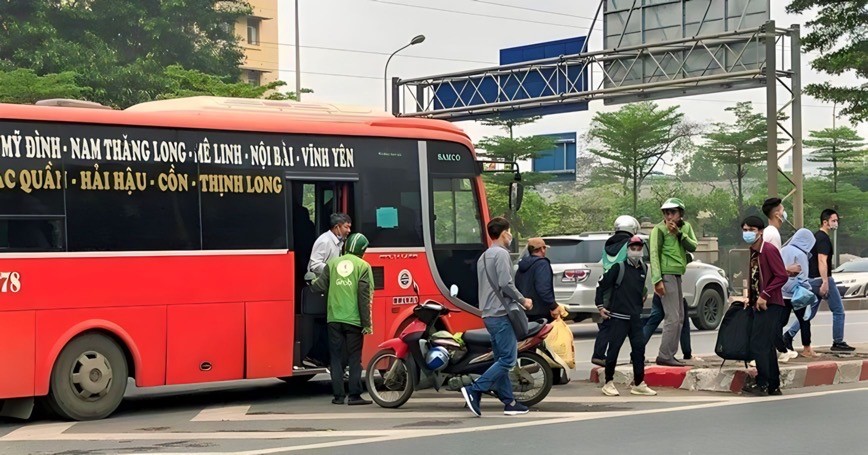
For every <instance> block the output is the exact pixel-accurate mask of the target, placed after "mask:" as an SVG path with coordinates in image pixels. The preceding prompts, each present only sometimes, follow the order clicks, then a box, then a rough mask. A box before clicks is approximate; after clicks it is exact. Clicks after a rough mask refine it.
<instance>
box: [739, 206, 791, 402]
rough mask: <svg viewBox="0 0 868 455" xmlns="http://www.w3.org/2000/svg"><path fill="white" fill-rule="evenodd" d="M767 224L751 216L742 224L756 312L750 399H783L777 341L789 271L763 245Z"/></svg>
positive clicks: (748, 386) (750, 296)
mask: <svg viewBox="0 0 868 455" xmlns="http://www.w3.org/2000/svg"><path fill="white" fill-rule="evenodd" d="M763 229H765V222H763V220H762V219H760V218H759V217H756V216H749V217H747V218H745V220H744V222H742V226H741V231H742V238H743V239H744V241H745V243H747V244H748V245H750V272H749V273H748V276H749V278H750V286H749V287H748V305H749V306H748V307H747V308H751V310H749V311H753V312H754V318H753V326H752V328H751V335H750V337H751V338H750V352H751V356H752V357H753V358H754V360H755V361H756V371H757V376H756V382H755V383H752V384H745V387H744V388H743V389H742V391H743V392H745V393H748V394H751V395H758V396H763V395H780V394H781V372H780V370H779V369H778V356H777V350H776V349H775V346H774V342H775V338H776V337H778V336H779V335H780V333H781V330H782V328H781V316H782V313H783V312H784V309H785V306H784V297H783V294H782V293H781V288H782V287H783V286H784V284H785V283H786V282H787V269H786V267H784V261H783V260H782V259H781V253H780V252H779V251H778V249H777V248H776V247H775V246H774V245H772V244H771V243H767V242H764V241H763Z"/></svg>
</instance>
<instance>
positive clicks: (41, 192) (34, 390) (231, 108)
mask: <svg viewBox="0 0 868 455" xmlns="http://www.w3.org/2000/svg"><path fill="white" fill-rule="evenodd" d="M480 173H481V165H480V163H478V162H477V160H476V159H475V155H474V151H473V147H472V144H471V141H470V140H469V139H468V137H467V136H466V135H465V134H464V133H463V132H462V131H461V130H459V129H458V128H457V127H455V126H453V125H451V124H449V123H447V122H444V121H435V120H424V119H409V118H393V117H389V116H385V115H383V114H382V113H380V114H372V113H370V112H361V111H353V110H350V109H347V108H342V107H336V106H331V105H312V104H301V103H292V102H272V101H264V100H246V99H223V98H206V97H202V98H188V99H180V100H168V101H157V102H152V103H145V104H142V105H138V106H134V107H131V108H129V109H126V110H124V111H117V110H106V109H87V108H81V107H58V106H23V105H3V104H0V365H5V368H2V369H0V401H2V402H3V408H2V409H3V413H4V414H6V415H15V416H18V417H22V416H28V415H29V414H30V411H31V410H32V407H33V403H34V399H35V398H38V397H45V399H46V401H47V402H48V404H49V406H50V408H51V409H52V410H53V411H55V412H56V413H57V414H58V415H59V416H61V417H62V418H67V419H77V420H82V419H98V418H103V417H106V416H108V415H109V414H111V413H112V412H113V411H114V410H115V409H116V408H117V406H118V405H119V404H120V402H121V400H122V398H123V394H124V391H125V389H126V385H127V380H128V378H133V379H134V380H135V383H136V385H137V386H139V387H151V386H162V385H171V384H192V383H204V382H214V381H229V380H239V379H252V378H268V377H279V378H284V379H286V380H305V379H308V378H310V377H312V375H314V374H316V373H322V372H324V371H325V370H324V369H316V368H306V367H305V366H304V365H303V363H302V361H301V360H302V359H303V358H304V355H303V354H304V353H305V352H307V351H308V350H309V349H310V348H311V345H312V344H313V343H314V341H313V340H314V336H313V333H312V321H313V319H314V318H315V317H317V316H321V315H316V314H308V313H307V312H306V311H304V309H303V308H302V307H301V305H299V304H298V302H299V296H300V294H301V290H302V288H303V286H304V282H303V276H304V272H305V269H306V266H307V262H308V259H309V256H310V248H311V246H312V244H313V242H314V240H315V239H316V238H317V236H318V235H320V234H321V233H322V232H325V231H326V230H327V229H328V218H329V215H330V214H332V213H334V212H338V211H340V212H346V213H348V214H349V215H350V216H351V217H352V218H353V231H356V232H361V233H363V234H365V235H366V236H367V237H368V238H369V240H370V245H371V247H370V248H369V249H368V251H367V254H366V256H365V259H366V260H367V261H368V262H369V263H370V264H371V265H372V266H373V270H374V275H375V289H376V290H375V300H374V306H373V307H374V334H373V335H372V336H369V337H367V338H366V340H365V358H366V359H367V358H368V357H369V356H370V355H372V354H373V352H374V351H375V350H376V347H377V345H378V344H379V343H380V342H381V341H382V340H384V339H386V338H390V337H393V336H395V335H396V334H397V333H399V330H400V329H401V328H402V324H405V323H407V322H406V321H407V319H408V318H409V316H410V312H411V309H412V306H413V304H414V303H415V302H416V301H417V299H418V298H422V299H426V298H434V299H437V300H439V301H443V302H448V304H449V305H451V306H453V307H454V308H457V309H460V310H463V312H461V313H457V314H456V316H455V317H453V318H451V324H452V325H453V326H452V327H445V328H446V329H449V330H466V329H469V328H476V327H479V326H481V321H480V320H479V319H478V314H479V312H478V310H477V308H476V306H477V298H476V285H477V283H476V273H475V271H474V268H475V261H476V259H477V258H478V257H479V255H480V254H481V253H482V251H483V250H484V249H485V248H486V247H487V245H488V240H487V238H486V236H485V235H484V226H485V223H486V222H487V217H488V211H487V208H486V203H485V196H484V192H483V187H482V181H481V179H480ZM414 282H415V283H417V284H418V287H419V289H420V295H419V297H417V296H416V294H415V293H414V290H413V288H412V284H413V283H414ZM453 285H455V286H457V288H458V290H457V295H455V296H453V295H450V294H451V293H450V289H453Z"/></svg>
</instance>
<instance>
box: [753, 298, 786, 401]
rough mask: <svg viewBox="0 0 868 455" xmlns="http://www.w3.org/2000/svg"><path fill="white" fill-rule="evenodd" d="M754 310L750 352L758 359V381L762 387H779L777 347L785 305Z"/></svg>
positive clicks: (779, 373) (779, 372)
mask: <svg viewBox="0 0 868 455" xmlns="http://www.w3.org/2000/svg"><path fill="white" fill-rule="evenodd" d="M750 311H754V318H753V326H752V328H751V335H750V353H751V357H753V358H754V360H755V361H756V371H757V375H756V382H757V384H758V385H759V386H761V387H768V388H769V389H777V388H779V387H780V386H781V371H780V369H779V368H778V353H777V350H776V349H775V343H776V340H777V337H779V336H780V334H781V331H782V330H783V327H781V314H782V313H784V311H785V307H783V306H781V305H769V306H768V309H767V310H765V311H756V310H750Z"/></svg>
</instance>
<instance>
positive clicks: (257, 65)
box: [235, 0, 280, 85]
mask: <svg viewBox="0 0 868 455" xmlns="http://www.w3.org/2000/svg"><path fill="white" fill-rule="evenodd" d="M248 1H249V2H250V6H252V7H253V12H252V13H251V15H250V16H247V17H243V18H241V19H239V20H238V23H236V24H235V33H236V34H237V35H238V36H239V37H240V38H241V39H240V40H239V42H240V44H241V48H242V49H244V63H242V65H241V69H242V70H243V71H242V74H241V80H243V81H245V82H248V83H250V84H254V85H262V84H267V83H269V82H274V81H276V80H277V79H278V68H279V67H280V66H279V65H278V60H279V58H278V56H279V54H280V52H279V47H278V44H277V30H278V29H277V24H278V20H277V0H248Z"/></svg>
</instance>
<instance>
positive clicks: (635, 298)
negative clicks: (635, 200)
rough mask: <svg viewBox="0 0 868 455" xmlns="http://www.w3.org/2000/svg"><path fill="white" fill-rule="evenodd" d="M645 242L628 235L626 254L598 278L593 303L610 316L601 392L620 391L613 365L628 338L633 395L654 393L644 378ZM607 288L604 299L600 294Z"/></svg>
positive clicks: (635, 236)
mask: <svg viewBox="0 0 868 455" xmlns="http://www.w3.org/2000/svg"><path fill="white" fill-rule="evenodd" d="M643 246H644V243H643V242H642V239H641V238H639V236H638V235H634V236H633V237H632V238H631V239H630V243H628V246H627V258H626V259H625V260H624V261H623V262H619V263H617V264H614V265H613V266H612V267H611V268H610V269H609V270H608V271H607V272H606V273H605V274H604V275H603V276H602V277H601V278H600V283H599V285H598V286H597V295H596V299H595V303H596V305H597V308H598V309H599V311H600V316H602V317H603V318H607V319H610V326H609V351H608V352H607V353H606V385H605V386H603V394H604V395H607V396H617V395H620V393H619V392H618V389H617V388H616V387H615V383H614V382H613V378H614V376H615V365H616V364H617V362H618V354H619V352H620V350H621V346H622V345H623V344H624V340H625V339H626V338H627V337H629V338H630V349H631V350H632V351H631V352H630V360H631V361H632V363H633V385H632V387H631V388H630V393H631V394H633V395H657V392H655V391H654V390H651V389H650V388H649V387H648V385H647V384H645V382H644V380H643V379H644V376H645V334H644V333H643V331H642V328H643V326H644V324H643V322H642V303H643V301H644V297H645V295H646V291H647V289H646V288H645V276H646V275H647V274H648V267H647V266H646V265H645V264H644V263H643V262H642V249H643ZM607 292H610V296H611V297H610V298H609V299H608V301H605V302H604V299H603V296H604V295H605V294H607Z"/></svg>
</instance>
